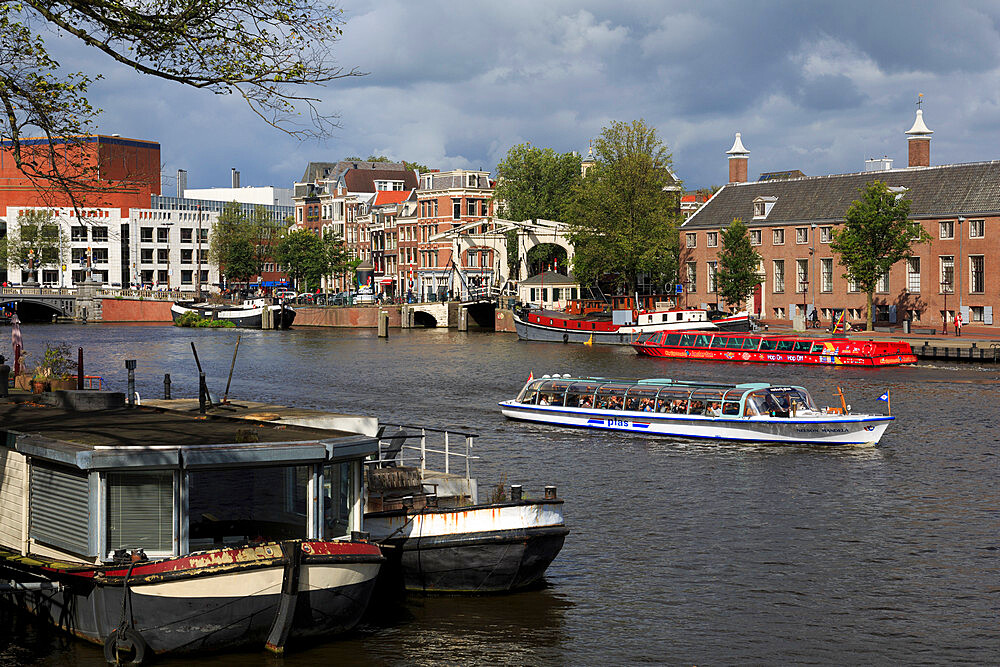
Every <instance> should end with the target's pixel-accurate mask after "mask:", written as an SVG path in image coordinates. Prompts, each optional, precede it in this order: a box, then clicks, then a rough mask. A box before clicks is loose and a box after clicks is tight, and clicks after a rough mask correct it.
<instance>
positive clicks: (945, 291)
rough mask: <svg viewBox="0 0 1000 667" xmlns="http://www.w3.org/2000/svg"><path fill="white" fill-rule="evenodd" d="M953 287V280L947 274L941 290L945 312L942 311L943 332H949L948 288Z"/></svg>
mask: <svg viewBox="0 0 1000 667" xmlns="http://www.w3.org/2000/svg"><path fill="white" fill-rule="evenodd" d="M950 287H951V281H950V280H948V277H947V274H945V279H944V280H942V281H941V292H942V293H943V294H944V312H942V313H941V325H942V326H941V333H943V334H946V333H948V288H950Z"/></svg>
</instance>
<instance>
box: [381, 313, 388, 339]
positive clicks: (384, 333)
mask: <svg viewBox="0 0 1000 667" xmlns="http://www.w3.org/2000/svg"><path fill="white" fill-rule="evenodd" d="M378 337H379V338H388V337H389V313H387V312H386V311H384V310H380V311H379V312H378Z"/></svg>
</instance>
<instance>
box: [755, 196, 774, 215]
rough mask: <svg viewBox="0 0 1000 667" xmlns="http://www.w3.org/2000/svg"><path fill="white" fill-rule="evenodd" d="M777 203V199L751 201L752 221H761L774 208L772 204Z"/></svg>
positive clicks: (760, 198)
mask: <svg viewBox="0 0 1000 667" xmlns="http://www.w3.org/2000/svg"><path fill="white" fill-rule="evenodd" d="M776 201H778V198H777V197H757V198H756V199H754V200H753V217H754V220H763V219H764V218H766V217H767V216H768V215H769V214H770V213H771V209H772V208H774V202H776Z"/></svg>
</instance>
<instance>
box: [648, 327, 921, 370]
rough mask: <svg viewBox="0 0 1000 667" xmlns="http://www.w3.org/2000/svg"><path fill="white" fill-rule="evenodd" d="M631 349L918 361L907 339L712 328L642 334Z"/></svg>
mask: <svg viewBox="0 0 1000 667" xmlns="http://www.w3.org/2000/svg"><path fill="white" fill-rule="evenodd" d="M632 347H634V348H635V350H636V352H638V353H639V354H641V355H646V356H649V357H665V358H668V359H699V360H706V361H749V362H757V363H769V364H775V363H776V364H827V365H843V366H898V365H900V364H915V363H917V357H916V355H914V354H913V349H912V348H911V347H910V344H909V343H906V342H904V341H874V340H850V339H847V338H808V337H804V336H794V335H788V336H785V335H774V334H771V335H768V334H745V333H727V332H712V331H657V332H653V333H648V334H643V335H641V336H639V338H637V339H636V340H635V341H634V342H633V343H632Z"/></svg>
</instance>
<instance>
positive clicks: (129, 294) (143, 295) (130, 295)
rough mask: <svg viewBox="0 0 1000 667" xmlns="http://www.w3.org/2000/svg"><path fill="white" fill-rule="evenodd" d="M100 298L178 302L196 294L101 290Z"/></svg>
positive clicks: (144, 290)
mask: <svg viewBox="0 0 1000 667" xmlns="http://www.w3.org/2000/svg"><path fill="white" fill-rule="evenodd" d="M97 294H98V296H110V297H121V298H123V299H148V300H150V301H177V300H178V299H190V298H192V297H193V296H194V293H193V292H191V293H186V292H179V291H176V290H151V289H99V290H97Z"/></svg>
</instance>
